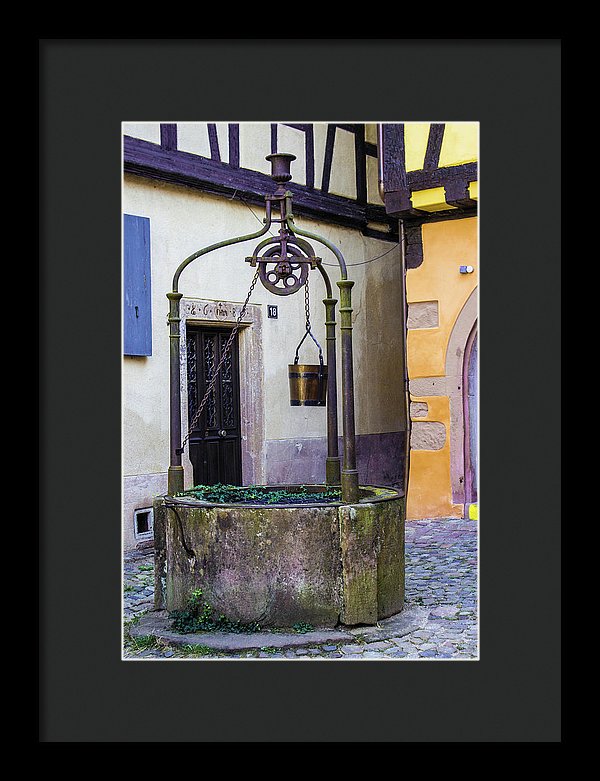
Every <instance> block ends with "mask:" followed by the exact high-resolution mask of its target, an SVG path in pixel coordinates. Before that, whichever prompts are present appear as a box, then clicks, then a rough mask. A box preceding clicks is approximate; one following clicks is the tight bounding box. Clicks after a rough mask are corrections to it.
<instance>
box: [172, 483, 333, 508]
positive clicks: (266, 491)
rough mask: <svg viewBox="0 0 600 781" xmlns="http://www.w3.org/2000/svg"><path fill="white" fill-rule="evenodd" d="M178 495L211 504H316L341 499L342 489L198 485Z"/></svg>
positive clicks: (220, 484)
mask: <svg viewBox="0 0 600 781" xmlns="http://www.w3.org/2000/svg"><path fill="white" fill-rule="evenodd" d="M177 496H192V497H194V498H195V499H198V500H199V501H201V502H210V503H211V504H238V503H242V502H243V503H244V504H306V503H308V504H315V503H320V504H322V503H327V502H339V501H341V496H342V494H341V491H340V489H337V488H332V489H327V490H324V491H310V490H308V489H306V488H305V487H304V486H302V485H301V486H298V488H297V489H295V490H293V491H287V490H285V489H282V488H277V489H276V488H269V486H265V485H249V486H238V485H224V484H222V483H218V484H217V485H196V486H194V487H193V488H189V489H188V490H186V491H182V492H180V493H179V494H177Z"/></svg>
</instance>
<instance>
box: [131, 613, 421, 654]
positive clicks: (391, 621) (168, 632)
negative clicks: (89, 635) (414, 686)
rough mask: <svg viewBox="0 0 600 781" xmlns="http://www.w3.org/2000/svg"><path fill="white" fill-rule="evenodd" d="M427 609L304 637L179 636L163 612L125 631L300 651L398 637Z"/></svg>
mask: <svg viewBox="0 0 600 781" xmlns="http://www.w3.org/2000/svg"><path fill="white" fill-rule="evenodd" d="M428 614H429V609H424V608H419V607H407V608H406V609H405V610H403V611H402V613H400V614H399V615H397V616H392V617H391V618H387V619H384V620H382V621H380V622H379V624H378V625H377V626H360V627H351V628H348V629H346V630H344V629H315V630H313V631H311V632H305V633H304V634H297V633H291V632H266V631H265V632H252V633H248V634H237V633H233V632H196V633H193V634H180V633H179V632H174V631H173V630H172V629H171V628H170V621H169V614H168V612H167V611H166V610H154V611H151V612H149V613H146V614H145V615H143V616H142V617H141V618H140V620H139V621H138V622H137V623H136V624H135V625H134V626H132V627H130V629H129V634H130V635H131V637H143V636H148V635H152V636H153V637H156V638H159V639H161V640H163V641H166V642H167V643H169V644H171V645H202V646H205V647H206V648H212V649H213V650H215V651H247V650H254V649H259V650H260V649H261V648H301V647H302V646H311V645H323V644H325V643H327V644H335V643H346V644H350V643H356V640H357V637H361V638H364V639H365V640H366V642H367V643H371V642H373V641H375V640H385V639H388V638H390V637H402V636H404V635H407V634H410V633H411V632H415V631H417V630H418V629H421V628H422V627H423V626H424V625H425V623H426V622H427V616H428Z"/></svg>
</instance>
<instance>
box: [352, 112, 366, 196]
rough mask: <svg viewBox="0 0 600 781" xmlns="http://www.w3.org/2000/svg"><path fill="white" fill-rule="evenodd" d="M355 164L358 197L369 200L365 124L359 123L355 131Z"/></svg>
mask: <svg viewBox="0 0 600 781" xmlns="http://www.w3.org/2000/svg"><path fill="white" fill-rule="evenodd" d="M354 164H355V167H356V199H357V201H360V203H366V202H367V161H366V154H365V126H364V125H357V127H356V132H355V133H354Z"/></svg>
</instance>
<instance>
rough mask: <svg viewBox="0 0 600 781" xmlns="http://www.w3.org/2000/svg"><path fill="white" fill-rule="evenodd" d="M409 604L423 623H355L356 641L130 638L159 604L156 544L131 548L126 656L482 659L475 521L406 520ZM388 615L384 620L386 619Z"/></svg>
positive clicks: (127, 564) (127, 561)
mask: <svg viewBox="0 0 600 781" xmlns="http://www.w3.org/2000/svg"><path fill="white" fill-rule="evenodd" d="M405 553H406V593H405V598H406V606H407V607H415V606H419V607H420V608H421V609H420V615H422V616H423V621H422V622H421V625H420V626H419V627H418V628H416V629H415V630H414V631H411V632H410V633H409V634H404V635H403V636H394V635H393V634H392V635H390V633H389V632H382V633H381V637H385V639H380V638H378V636H377V633H376V632H375V633H373V632H361V630H360V628H356V629H354V630H352V631H353V634H354V635H355V638H356V640H355V641H353V642H351V643H345V644H342V643H339V644H329V645H328V644H325V645H315V646H312V647H311V646H304V647H301V648H288V649H282V648H276V647H264V648H262V649H256V650H252V651H237V652H228V653H224V652H218V651H214V650H211V649H208V648H206V647H203V646H195V647H194V646H184V647H180V646H174V645H173V646H169V645H160V641H158V643H157V641H156V640H144V638H137V639H135V640H133V639H128V638H127V625H128V623H129V622H131V621H135V620H136V616H141V615H143V614H144V613H145V612H147V611H148V610H151V609H152V607H153V591H154V589H153V581H154V574H153V569H154V566H153V552H152V549H146V550H141V551H133V552H130V553H127V554H126V556H125V562H124V578H125V585H124V606H123V607H124V621H125V627H126V628H125V638H126V639H125V648H124V652H123V658H126V659H128V658H134V659H140V658H150V659H184V658H185V659H200V658H202V659H301V660H308V659H342V660H344V659H345V660H350V659H355V660H368V659H379V660H384V659H406V660H413V659H418V660H424V659H429V660H432V659H433V660H435V659H463V660H465V659H466V660H468V659H476V658H477V657H478V638H477V523H476V522H474V521H470V520H456V519H450V518H442V519H435V520H419V521H407V522H406V546H405ZM384 624H385V622H382V625H384Z"/></svg>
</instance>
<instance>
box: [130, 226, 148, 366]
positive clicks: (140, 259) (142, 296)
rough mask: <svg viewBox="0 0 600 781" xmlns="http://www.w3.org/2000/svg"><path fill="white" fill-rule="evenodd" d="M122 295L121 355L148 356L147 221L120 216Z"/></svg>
mask: <svg viewBox="0 0 600 781" xmlns="http://www.w3.org/2000/svg"><path fill="white" fill-rule="evenodd" d="M123 253H124V259H123V274H124V280H123V292H124V299H125V300H124V307H125V309H124V315H123V328H124V338H123V343H124V349H123V352H124V353H125V355H152V309H151V297H150V293H151V291H150V220H149V219H148V218H147V217H135V216H134V215H132V214H125V215H124V223H123Z"/></svg>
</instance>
